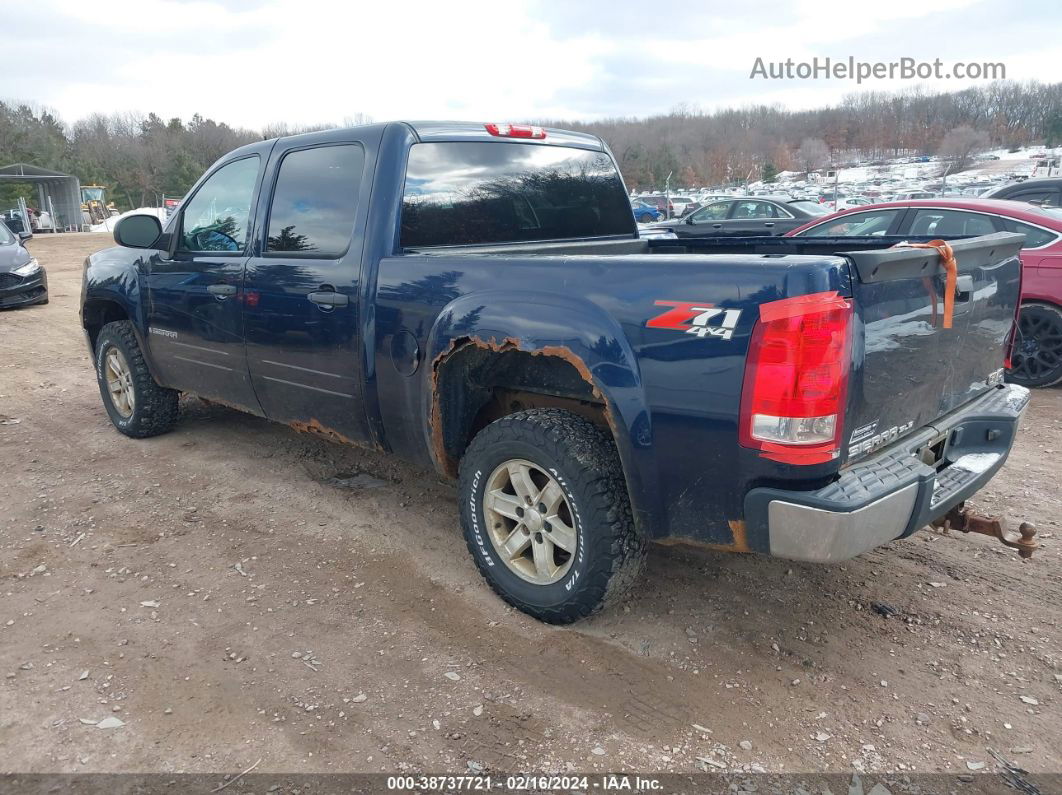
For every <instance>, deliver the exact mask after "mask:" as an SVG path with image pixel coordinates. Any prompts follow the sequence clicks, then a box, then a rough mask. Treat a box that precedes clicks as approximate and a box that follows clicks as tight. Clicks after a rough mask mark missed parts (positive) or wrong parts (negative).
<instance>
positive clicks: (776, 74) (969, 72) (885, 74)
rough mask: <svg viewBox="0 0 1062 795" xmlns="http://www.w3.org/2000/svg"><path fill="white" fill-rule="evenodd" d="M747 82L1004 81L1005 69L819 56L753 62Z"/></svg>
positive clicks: (958, 63)
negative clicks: (798, 59)
mask: <svg viewBox="0 0 1062 795" xmlns="http://www.w3.org/2000/svg"><path fill="white" fill-rule="evenodd" d="M749 79H750V80H757V79H760V80H854V81H855V82H856V83H862V82H864V81H866V80H1006V79H1007V65H1006V64H1004V63H1001V62H998V61H994V62H993V61H953V62H945V61H942V60H941V59H940V58H935V59H933V60H932V61H920V60H918V59H917V58H906V57H904V58H897V59H896V60H895V61H860V60H857V59H856V58H855V57H854V56H848V58H830V57H823V58H820V57H818V56H816V57H814V58H812V59H811V60H810V61H797V60H794V59H793V58H787V59H786V60H784V61H767V60H764V59H763V58H762V57H758V58H756V61H755V62H754V63H753V64H752V71H751V72H749Z"/></svg>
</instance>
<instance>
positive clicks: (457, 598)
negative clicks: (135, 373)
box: [0, 235, 1062, 773]
mask: <svg viewBox="0 0 1062 795" xmlns="http://www.w3.org/2000/svg"><path fill="white" fill-rule="evenodd" d="M107 245H110V241H109V238H108V237H106V236H102V235H67V236H62V237H58V238H49V237H44V236H38V238H37V239H35V240H33V241H32V242H31V243H30V248H31V250H32V251H33V253H34V254H35V255H36V256H37V257H38V258H39V259H40V261H41V263H42V264H44V265H45V267H46V268H47V269H48V272H49V278H50V283H51V303H50V304H49V305H47V306H42V307H34V308H30V309H23V310H18V311H12V312H6V313H3V314H0V351H2V354H0V471H2V473H3V476H2V477H3V480H2V482H3V485H2V487H0V749H2V752H0V773H7V772H53V771H61V772H86V771H101V772H111V771H134V772H148V771H163V772H179V771H188V772H215V771H240V770H244V769H245V768H247V767H248V766H249V765H251V764H252V763H254V762H255V761H256V760H261V762H260V764H259V766H258V768H257V771H258V772H271V771H275V772H281V771H283V772H290V771H305V772H310V771H316V772H334V771H344V772H351V771H358V772H378V771H388V772H391V771H434V772H444V771H450V772H466V771H467V770H468V769H477V766H482V767H483V769H485V770H488V771H498V772H532V771H550V772H552V771H555V772H565V771H582V772H593V771H603V770H612V771H623V770H628V771H640V772H651V771H652V772H665V771H673V772H695V771H697V770H700V769H707V770H709V771H715V770H760V769H761V768H762V769H766V770H769V771H772V772H773V771H777V772H782V771H803V772H822V771H838V772H845V771H848V772H851V771H853V770H866V771H868V772H875V771H921V772H930V771H945V770H946V771H957V772H958V771H961V772H962V773H967V772H968V771H971V770H982V771H983V772H988V771H991V770H993V769H995V767H996V764H997V762H996V761H995V759H994V758H993V757H992V756H991V755H990V754H989V752H988V749H989V748H991V749H994V750H996V751H998V752H999V753H1000V754H1002V755H1003V756H1005V757H1008V758H1010V759H1012V760H1013V761H1015V762H1016V763H1018V764H1020V765H1021V766H1022V767H1024V768H1026V769H1028V770H1030V771H1034V772H1049V771H1059V770H1062V720H1060V719H1059V718H1060V713H1059V708H1058V705H1059V703H1060V702H1062V692H1060V691H1062V627H1060V619H1062V578H1060V572H1062V568H1060V563H1062V556H1060V544H1059V522H1060V520H1062V510H1060V507H1062V497H1060V494H1062V488H1060V481H1062V466H1060V464H1059V461H1060V458H1062V456H1060V453H1062V390H1060V389H1052V390H1045V391H1039V392H1037V393H1036V394H1035V396H1034V398H1033V403H1032V407H1031V409H1030V411H1029V412H1028V414H1027V415H1026V419H1025V422H1024V427H1023V433H1022V435H1021V438H1020V440H1019V443H1018V446H1017V447H1016V448H1015V451H1014V454H1013V455H1012V457H1011V459H1010V462H1009V463H1008V464H1007V466H1006V468H1005V469H1004V470H1003V472H1002V473H1001V474H1000V475H999V476H998V477H997V478H996V479H995V480H994V481H993V482H992V483H991V484H990V487H989V488H988V489H986V490H985V491H984V492H982V493H981V494H980V495H978V497H977V500H976V503H977V506H978V507H979V508H981V509H983V510H984V511H986V512H997V513H1002V514H1004V515H1006V516H1008V517H1010V519H1011V521H1012V524H1014V525H1016V523H1017V521H1020V520H1023V519H1024V520H1029V521H1032V522H1034V523H1036V524H1037V525H1038V527H1039V528H1040V540H1041V541H1042V543H1043V549H1042V550H1041V551H1040V552H1039V553H1038V555H1037V556H1036V557H1035V558H1034V559H1033V560H1031V561H1022V560H1020V559H1019V558H1018V556H1017V555H1016V554H1015V553H1013V552H1012V551H1010V550H1006V549H1004V548H1003V547H1002V546H1001V545H999V544H998V543H996V542H995V541H993V540H991V539H988V538H985V537H967V536H962V535H951V536H944V535H938V534H934V533H930V532H922V533H920V534H918V535H916V536H915V537H914V538H911V539H909V540H906V541H902V542H897V543H893V544H890V545H889V546H888V547H885V548H882V549H880V550H877V551H875V552H873V553H871V554H867V555H863V556H862V557H860V558H858V559H856V560H853V561H850V562H848V563H846V564H844V565H836V566H813V565H802V564H797V563H791V562H786V561H775V560H769V559H765V558H758V557H752V556H733V555H724V554H714V553H710V552H704V551H701V550H695V549H685V548H663V547H657V548H654V549H653V550H652V552H651V554H650V558H649V563H648V565H647V567H646V570H645V572H644V574H643V576H642V577H641V579H640V581H639V583H638V584H637V586H636V587H635V589H634V591H633V593H632V594H631V596H630V597H628V598H627V599H626V601H625V602H624V603H623V604H622V605H620V606H617V607H614V608H613V609H612V610H611V611H610V612H607V613H605V614H604V615H600V616H597V617H595V618H593V619H591V620H589V621H586V622H584V623H581V624H578V625H575V626H573V627H569V628H555V627H550V626H545V625H543V624H539V623H537V622H535V621H534V620H532V619H530V618H528V617H526V616H524V615H522V614H521V613H518V612H514V611H512V610H510V609H507V607H506V606H505V605H504V604H503V603H502V602H501V601H500V600H498V599H497V598H496V597H495V596H494V595H493V594H492V593H491V592H490V590H489V589H488V588H487V586H486V585H485V584H484V583H483V582H482V581H481V580H480V577H479V575H478V574H477V572H476V570H475V568H474V566H473V564H472V561H471V560H470V559H469V556H468V554H467V551H466V549H465V545H464V543H463V541H462V539H461V536H460V531H459V528H458V520H457V507H456V502H455V492H454V489H453V487H452V486H450V485H448V484H446V483H444V482H442V481H441V480H439V479H438V478H436V477H434V476H432V475H426V474H424V473H422V472H420V471H417V470H415V469H413V468H411V467H408V466H406V465H405V464H403V463H401V462H400V461H397V460H395V459H393V458H390V457H387V456H383V455H379V454H375V453H371V452H367V451H362V450H358V449H351V448H345V447H341V446H337V445H333V444H330V443H328V442H326V441H322V440H319V439H316V438H313V437H309V436H304V435H299V434H297V433H296V432H294V431H292V430H290V429H288V428H286V427H283V426H280V425H275V424H271V423H268V422H266V421H264V420H260V419H256V418H254V417H251V416H248V415H244V414H240V413H238V412H235V411H232V410H229V409H226V408H222V407H219V406H209V405H206V404H203V403H202V402H200V401H198V400H196V399H184V400H182V419H181V421H180V423H179V425H178V427H177V429H176V430H175V431H174V432H173V433H170V434H168V435H166V436H162V437H159V438H156V439H150V440H146V441H134V440H132V439H128V438H126V437H124V436H121V435H120V434H118V433H117V432H116V431H115V430H114V429H113V428H112V427H111V425H110V423H109V422H108V420H107V417H106V415H105V413H104V410H103V408H102V406H101V403H100V396H99V393H98V391H97V387H96V383H95V379H94V376H93V371H92V366H91V363H90V359H89V355H88V352H87V350H86V348H85V343H84V339H83V337H82V333H81V329H80V326H79V322H78V314H77V308H78V299H79V294H80V286H81V263H82V260H83V258H84V256H85V255H86V254H87V253H89V252H90V251H93V250H96V249H98V248H102V247H105V246H107ZM360 473H365V474H367V475H369V476H370V477H369V478H355V479H353V480H352V477H353V476H354V475H357V474H360ZM377 481H379V482H377ZM873 603H885V604H887V605H889V606H891V607H893V608H895V610H896V611H897V614H896V615H894V616H892V617H888V618H886V617H883V616H882V615H879V614H878V613H877V612H875V610H874V609H873V608H872V604H873ZM112 717H113V718H118V719H119V720H120V721H122V722H123V723H124V725H122V726H120V727H117V728H100V727H99V726H98V725H96V724H95V723H94V722H98V721H101V720H103V719H106V718H112ZM105 725H106V724H105ZM982 765H983V767H982Z"/></svg>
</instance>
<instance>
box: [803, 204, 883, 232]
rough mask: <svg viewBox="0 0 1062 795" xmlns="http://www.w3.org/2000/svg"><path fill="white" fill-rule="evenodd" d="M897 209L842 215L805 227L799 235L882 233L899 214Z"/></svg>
mask: <svg viewBox="0 0 1062 795" xmlns="http://www.w3.org/2000/svg"><path fill="white" fill-rule="evenodd" d="M900 212H901V211H900V210H898V209H888V210H870V211H868V212H865V213H852V214H851V215H842V216H841V217H840V218H837V219H835V220H833V221H826V222H824V223H821V224H819V225H818V226H813V227H811V228H809V229H805V230H804V231H803V232H800V233H799V237H852V236H862V235H884V234H885V233H886V232H888V231H889V227H890V226H892V222H893V221H894V220H896V216H898V215H899V214H900Z"/></svg>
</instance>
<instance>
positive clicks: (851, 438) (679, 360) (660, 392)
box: [81, 122, 1028, 623]
mask: <svg viewBox="0 0 1062 795" xmlns="http://www.w3.org/2000/svg"><path fill="white" fill-rule="evenodd" d="M1022 239H1023V238H1022V236H1021V235H1012V234H1005V233H1000V234H996V235H992V236H988V237H982V238H971V239H967V240H960V241H954V242H953V243H952V249H953V256H948V255H947V254H946V253H938V251H937V250H935V249H920V248H909V247H894V244H895V243H897V242H898V241H895V240H890V239H886V238H867V239H862V240H853V239H851V238H847V239H828V238H814V239H801V238H794V239H779V238H771V239H764V238H754V239H733V238H730V239H726V240H723V241H721V240H711V239H705V240H696V239H682V240H668V239H660V240H655V239H654V240H644V239H640V238H639V237H638V232H637V229H636V226H635V221H634V218H633V217H632V214H631V210H630V204H629V203H628V200H627V191H626V189H625V188H624V185H623V182H622V180H621V178H620V176H619V173H618V172H617V169H616V165H615V163H614V161H613V159H612V156H611V154H610V153H609V151H608V149H607V147H606V146H605V145H604V144H603V143H602V142H601V141H600V140H599V139H598V138H595V137H593V136H590V135H584V134H580V133H573V132H564V131H561V130H553V129H542V128H539V127H531V126H520V125H501V124H486V125H484V124H471V123H441V122H425V123H397V122H396V123H389V124H379V125H372V126H366V127H358V128H353V129H348V130H333V131H329V132H319V133H312V134H309V135H299V136H294V137H289V138H280V139H277V140H271V141H263V142H261V143H256V144H252V145H249V146H245V147H243V148H241V149H238V150H236V151H234V152H232V153H231V154H229V155H227V156H225V157H223V158H222V159H221V160H219V161H218V162H217V163H216V164H215V165H214V166H212V167H211V168H210V170H209V171H208V172H207V173H206V174H205V175H204V176H203V177H202V178H201V179H200V180H199V182H198V183H197V184H196V186H195V187H194V188H193V189H192V190H191V191H190V192H189V193H188V195H187V198H186V199H185V200H184V201H183V202H182V204H181V206H180V208H179V210H178V211H177V212H175V213H174V215H173V216H172V217H171V218H170V219H169V221H168V222H167V224H166V227H165V229H163V228H162V227H161V226H160V224H159V222H158V221H157V220H156V219H155V218H154V217H150V216H146V215H145V216H131V217H129V218H127V219H124V220H123V221H121V222H120V223H119V224H118V226H117V228H116V229H115V240H116V242H117V243H118V246H117V247H115V248H109V249H106V250H104V251H100V252H99V253H97V254H94V255H92V256H91V257H89V258H88V260H87V261H86V264H85V277H84V291H83V295H82V308H81V316H82V322H83V325H84V328H85V331H86V334H87V337H88V344H89V347H90V349H91V351H92V354H93V357H94V360H95V365H96V374H97V378H98V380H99V385H100V392H101V394H102V397H103V402H104V405H105V406H106V409H107V412H108V414H109V415H110V418H111V420H112V421H113V422H114V424H115V426H116V427H117V428H118V429H119V430H120V431H121V432H122V433H125V434H126V435H128V436H132V437H146V436H152V435H155V434H159V433H163V432H165V431H167V430H168V429H170V428H171V427H172V426H173V424H174V422H175V421H176V419H177V414H178V397H179V393H181V392H185V393H190V394H195V395H199V396H201V397H203V398H205V399H208V400H212V401H216V402H219V403H223V404H225V405H228V406H233V407H237V408H240V409H242V410H245V411H248V412H251V413H253V414H257V415H260V416H264V417H268V418H269V419H272V420H276V421H278V422H283V423H287V424H288V425H290V426H292V427H293V428H296V429H298V430H302V431H309V432H316V433H318V434H321V435H323V436H325V437H328V438H330V439H333V440H335V441H339V442H346V443H352V444H361V445H368V446H370V447H372V448H375V449H377V450H381V451H387V452H392V453H395V454H398V455H400V456H403V457H404V458H406V459H409V460H411V461H413V462H416V463H418V464H421V465H423V466H425V467H430V468H433V469H435V470H436V471H438V472H440V473H442V474H444V475H446V476H448V477H451V478H454V479H456V480H457V482H458V489H459V503H460V513H461V523H462V525H463V528H464V534H465V539H466V541H467V544H468V547H469V549H470V551H471V553H472V555H473V557H474V559H475V561H476V563H477V565H478V566H479V569H480V570H481V572H482V573H483V575H484V577H485V578H486V579H487V581H488V582H489V583H490V585H491V586H492V587H493V588H494V589H495V590H496V591H497V592H498V593H499V594H500V595H501V596H502V597H503V598H505V599H506V600H507V601H509V602H510V603H511V604H513V605H515V606H516V607H518V608H520V609H521V610H524V611H526V612H528V613H530V614H531V615H534V616H536V617H538V618H540V619H543V620H546V621H551V622H557V623H563V622H568V621H573V620H575V619H578V618H580V617H582V616H585V615H588V614H589V613H591V612H592V611H594V610H596V609H598V608H599V607H601V606H602V605H603V604H605V603H606V602H608V601H609V600H610V599H611V598H613V597H614V596H615V595H617V594H619V593H621V592H622V591H623V589H624V587H625V586H626V585H628V584H629V583H630V582H631V581H632V580H633V579H634V576H635V574H636V572H637V570H638V566H639V564H640V562H641V560H642V558H643V556H644V553H645V549H646V542H647V541H649V540H665V539H669V540H682V541H688V542H695V543H697V542H699V543H702V544H708V545H711V546H713V547H716V548H721V549H727V550H733V551H738V552H759V553H763V554H768V555H775V556H781V557H786V558H793V559H798V560H809V561H824V562H829V561H839V560H844V559H847V558H850V557H852V556H855V555H858V554H860V553H861V552H864V551H866V550H869V549H872V548H874V547H876V546H879V545H881V544H884V543H886V542H888V541H891V540H893V539H896V538H899V537H902V536H906V535H908V534H910V533H913V532H915V531H916V530H918V529H919V528H921V527H923V526H925V525H926V524H928V523H930V522H931V521H933V520H939V519H940V518H941V517H943V516H945V515H946V514H949V512H951V511H953V510H955V509H956V508H957V507H958V506H961V504H962V502H963V501H964V500H965V499H967V498H968V497H969V496H970V495H971V494H973V493H974V492H975V491H976V490H977V489H979V488H980V487H981V486H983V485H984V484H985V483H986V482H987V481H988V480H989V478H991V477H992V476H993V475H994V474H995V472H996V471H997V470H998V469H999V468H1000V467H1001V466H1002V465H1003V463H1004V460H1005V459H1006V457H1007V455H1008V453H1009V451H1010V449H1011V446H1012V444H1013V442H1014V437H1015V433H1016V431H1017V428H1018V420H1019V418H1020V416H1021V414H1022V412H1023V410H1024V409H1025V407H1026V404H1027V402H1028V392H1027V391H1026V390H1025V389H1023V388H1021V387H1019V386H1013V385H1005V384H1004V383H1003V368H1004V360H1005V359H1006V357H1007V355H1008V349H1009V346H1010V344H1011V340H1012V333H1013V326H1014V314H1015V309H1016V307H1017V306H1018V298H1019V294H1020V290H1021V269H1020V263H1019V261H1018V250H1019V248H1020V247H1021V243H1022Z"/></svg>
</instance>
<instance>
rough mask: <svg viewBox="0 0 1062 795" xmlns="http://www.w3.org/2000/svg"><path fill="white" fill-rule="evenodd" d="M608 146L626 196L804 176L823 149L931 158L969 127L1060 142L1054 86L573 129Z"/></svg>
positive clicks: (995, 140)
mask: <svg viewBox="0 0 1062 795" xmlns="http://www.w3.org/2000/svg"><path fill="white" fill-rule="evenodd" d="M544 123H546V124H549V125H551V126H560V127H566V128H569V129H576V130H585V131H587V132H591V133H595V134H597V135H600V136H601V137H602V138H603V139H604V140H605V141H607V142H608V143H609V146H610V147H611V148H612V151H613V153H614V154H615V155H616V158H617V160H618V161H619V163H620V168H621V170H622V171H623V176H624V178H625V179H626V180H627V183H628V184H629V185H630V186H632V187H638V188H648V187H662V186H663V183H664V180H665V179H666V178H667V175H668V174H669V173H670V174H672V175H673V176H672V183H671V184H672V185H678V186H689V185H698V186H700V185H715V184H720V183H725V182H730V183H740V182H743V181H744V180H745V179H746V177H748V176H749V174H750V172H751V175H752V176H751V179H753V180H755V179H760V178H762V177H764V176H765V175H766V176H770V175H771V174H772V173H774V172H777V171H783V170H803V167H804V166H805V165H806V163H803V162H801V161H802V158H801V157H800V156H799V154H798V153H799V152H800V149H801V146H802V145H805V144H806V143H808V142H809V141H812V142H815V141H822V142H824V143H825V144H826V148H827V149H828V151H829V162H830V163H833V164H835V165H841V164H844V163H846V162H851V161H855V160H858V159H871V160H873V159H879V158H889V157H897V156H902V155H912V154H936V153H938V151H941V147H942V145H944V146H945V148H947V144H946V143H945V139H946V138H947V136H948V135H949V133H951V132H952V131H953V130H955V129H956V128H970V129H972V130H974V131H975V132H976V133H979V134H981V135H982V136H983V138H984V140H985V142H986V145H991V146H999V147H1007V148H1014V147H1020V146H1025V145H1028V144H1032V143H1044V142H1046V143H1047V144H1048V145H1055V144H1057V143H1062V83H1052V84H1043V83H1036V82H1032V83H1017V82H997V83H991V84H988V85H985V86H978V87H974V88H968V89H965V90H963V91H958V92H954V93H930V92H927V91H925V90H923V89H918V88H914V89H910V90H907V91H901V92H897V93H881V92H865V93H861V94H856V95H852V96H850V97H848V98H847V99H845V100H844V101H843V102H842V103H841V104H840V105H837V106H833V107H826V108H820V109H816V110H806V111H787V110H785V109H783V108H780V107H768V106H759V107H750V108H742V109H727V110H720V111H713V112H704V113H702V112H697V111H693V110H690V109H688V108H685V107H680V108H678V109H676V110H675V111H673V112H672V113H669V114H667V115H665V116H653V117H650V118H646V119H635V118H621V119H605V120H602V121H596V122H590V123H580V122H570V121H547V122H544Z"/></svg>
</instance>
